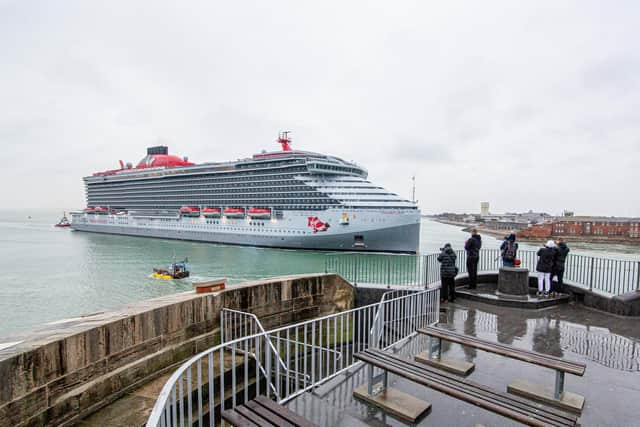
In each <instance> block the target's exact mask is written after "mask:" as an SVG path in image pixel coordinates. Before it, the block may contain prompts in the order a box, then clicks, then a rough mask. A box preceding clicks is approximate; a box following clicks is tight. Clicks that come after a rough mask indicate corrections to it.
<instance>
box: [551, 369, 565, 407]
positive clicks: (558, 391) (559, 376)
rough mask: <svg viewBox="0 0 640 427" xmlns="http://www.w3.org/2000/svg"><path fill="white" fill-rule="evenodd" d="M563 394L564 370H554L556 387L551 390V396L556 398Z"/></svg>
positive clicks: (559, 398) (560, 397)
mask: <svg viewBox="0 0 640 427" xmlns="http://www.w3.org/2000/svg"><path fill="white" fill-rule="evenodd" d="M563 394H564V372H562V371H556V387H555V389H554V392H553V397H555V398H556V399H558V400H561V399H562V395H563Z"/></svg>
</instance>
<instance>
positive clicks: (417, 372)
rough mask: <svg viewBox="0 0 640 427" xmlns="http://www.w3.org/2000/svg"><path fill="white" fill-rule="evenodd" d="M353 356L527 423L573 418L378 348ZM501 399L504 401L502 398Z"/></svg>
mask: <svg viewBox="0 0 640 427" xmlns="http://www.w3.org/2000/svg"><path fill="white" fill-rule="evenodd" d="M354 357H355V358H356V359H358V360H362V361H363V362H366V363H371V364H372V365H375V366H378V367H381V368H383V369H386V370H388V371H389V372H392V373H394V374H396V375H399V376H401V377H404V378H407V379H409V380H411V381H414V382H416V383H419V384H422V385H425V386H427V387H430V388H433V389H434V390H437V391H440V392H442V393H445V394H448V395H450V396H453V397H456V398H458V399H460V400H463V401H466V402H469V403H471V404H474V405H476V406H479V407H482V408H484V409H488V410H490V411H493V412H495V413H497V414H500V415H503V416H506V417H508V418H511V419H514V420H516V421H519V422H521V423H524V424H527V425H532V426H546V425H557V426H572V425H575V424H576V421H577V418H576V417H575V416H571V415H568V414H567V415H556V414H555V413H550V412H549V411H548V409H547V408H545V407H544V406H543V405H538V404H534V405H532V403H531V402H528V401H525V400H523V399H519V398H517V399H513V397H512V396H508V395H505V394H503V393H499V392H495V391H493V390H490V389H487V387H484V386H480V385H477V384H474V383H471V382H470V381H468V380H462V379H460V378H457V377H454V376H447V375H442V374H441V373H440V372H439V371H437V370H428V369H425V367H422V366H413V365H412V362H409V361H407V360H405V359H400V358H398V357H396V356H393V355H389V354H385V353H383V352H380V351H375V352H373V351H371V350H367V351H365V352H361V353H357V354H356V355H354ZM501 398H502V399H501ZM505 398H506V399H505ZM504 400H507V401H506V402H505V401H504ZM507 405H508V406H507Z"/></svg>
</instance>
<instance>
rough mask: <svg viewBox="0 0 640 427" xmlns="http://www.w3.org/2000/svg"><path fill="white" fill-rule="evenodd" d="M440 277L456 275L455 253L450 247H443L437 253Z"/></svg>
mask: <svg viewBox="0 0 640 427" xmlns="http://www.w3.org/2000/svg"><path fill="white" fill-rule="evenodd" d="M438 261H439V262H440V277H456V273H457V271H456V270H457V269H456V253H455V252H454V251H453V249H451V248H450V247H448V248H444V249H443V250H442V252H440V255H438Z"/></svg>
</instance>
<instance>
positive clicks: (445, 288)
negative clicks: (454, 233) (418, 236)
mask: <svg viewBox="0 0 640 427" xmlns="http://www.w3.org/2000/svg"><path fill="white" fill-rule="evenodd" d="M456 258H457V257H456V253H455V252H454V251H453V249H452V248H451V244H450V243H447V244H445V245H444V247H443V248H442V249H440V255H438V262H440V283H441V284H442V290H441V292H442V295H441V298H440V300H441V301H442V302H447V301H451V302H454V301H455V299H456V281H455V278H456V275H457V274H458V267H456Z"/></svg>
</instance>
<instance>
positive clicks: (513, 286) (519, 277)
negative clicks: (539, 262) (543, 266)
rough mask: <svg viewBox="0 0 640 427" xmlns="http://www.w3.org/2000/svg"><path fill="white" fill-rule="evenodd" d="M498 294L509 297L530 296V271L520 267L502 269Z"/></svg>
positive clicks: (499, 275)
mask: <svg viewBox="0 0 640 427" xmlns="http://www.w3.org/2000/svg"><path fill="white" fill-rule="evenodd" d="M498 292H500V293H503V294H508V295H521V296H527V295H529V270H528V269H526V268H519V267H500V271H499V272H498Z"/></svg>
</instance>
